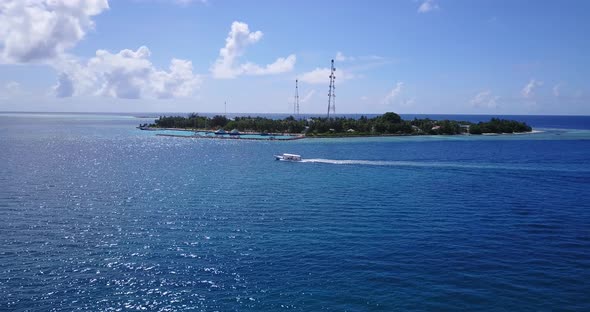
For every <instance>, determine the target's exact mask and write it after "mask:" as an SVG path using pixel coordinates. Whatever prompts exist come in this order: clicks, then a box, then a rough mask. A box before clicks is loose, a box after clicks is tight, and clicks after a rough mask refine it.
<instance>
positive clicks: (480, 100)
mask: <svg viewBox="0 0 590 312" xmlns="http://www.w3.org/2000/svg"><path fill="white" fill-rule="evenodd" d="M499 99H500V97H499V96H494V95H493V94H492V92H491V91H490V90H485V91H481V92H480V93H478V94H476V95H475V96H474V97H473V99H471V101H470V103H471V105H473V107H478V108H496V107H498V100H499Z"/></svg>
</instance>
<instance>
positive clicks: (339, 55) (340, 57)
mask: <svg viewBox="0 0 590 312" xmlns="http://www.w3.org/2000/svg"><path fill="white" fill-rule="evenodd" d="M334 60H336V61H337V62H346V61H354V60H355V58H354V57H352V56H345V55H344V54H342V52H340V51H338V52H336V57H335V58H334Z"/></svg>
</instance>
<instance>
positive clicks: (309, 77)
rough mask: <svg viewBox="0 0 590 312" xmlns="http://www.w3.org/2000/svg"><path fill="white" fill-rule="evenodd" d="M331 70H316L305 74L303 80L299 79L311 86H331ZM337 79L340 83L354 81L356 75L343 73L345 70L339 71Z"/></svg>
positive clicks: (302, 76)
mask: <svg viewBox="0 0 590 312" xmlns="http://www.w3.org/2000/svg"><path fill="white" fill-rule="evenodd" d="M330 71H331V69H330V68H327V67H325V68H319V67H318V68H316V69H314V70H312V71H309V72H306V73H303V75H301V78H299V80H300V81H303V82H306V83H309V84H326V85H328V84H330ZM336 77H337V78H338V79H337V80H339V81H344V80H348V79H352V78H354V75H353V74H352V73H349V72H347V71H343V70H339V71H337V72H336Z"/></svg>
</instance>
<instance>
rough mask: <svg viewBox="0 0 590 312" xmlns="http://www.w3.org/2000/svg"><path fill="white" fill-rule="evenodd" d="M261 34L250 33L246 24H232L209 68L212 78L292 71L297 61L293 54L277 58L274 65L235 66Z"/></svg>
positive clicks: (249, 64) (246, 64) (251, 64)
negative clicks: (213, 62)
mask: <svg viewBox="0 0 590 312" xmlns="http://www.w3.org/2000/svg"><path fill="white" fill-rule="evenodd" d="M262 35H263V34H262V32H261V31H255V32H251V31H250V29H249V27H248V24H246V23H242V22H237V21H235V22H233V23H232V25H231V30H230V32H229V34H228V36H227V38H226V39H225V46H224V47H223V48H221V49H220V50H219V57H218V58H217V60H216V61H215V64H214V65H213V66H212V67H211V73H212V74H213V77H214V78H222V79H229V78H236V77H238V76H240V75H243V74H246V75H270V74H279V73H283V72H288V71H291V70H293V67H294V66H295V62H296V60H297V58H296V56H295V55H294V54H291V55H289V56H287V57H285V58H278V59H277V60H276V61H275V62H274V63H272V64H268V65H266V66H260V65H257V64H254V63H245V64H241V65H240V64H236V61H237V59H238V58H239V57H240V56H242V55H243V54H244V52H245V49H246V47H247V46H248V45H251V44H254V43H256V42H258V41H260V39H262Z"/></svg>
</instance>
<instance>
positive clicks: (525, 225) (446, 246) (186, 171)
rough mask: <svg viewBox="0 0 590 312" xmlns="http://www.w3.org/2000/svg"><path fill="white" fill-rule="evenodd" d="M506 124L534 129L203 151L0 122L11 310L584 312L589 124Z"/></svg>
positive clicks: (71, 123)
mask: <svg viewBox="0 0 590 312" xmlns="http://www.w3.org/2000/svg"><path fill="white" fill-rule="evenodd" d="M138 115H142V114H138ZM253 115H256V114H253ZM143 116H145V115H143ZM423 116H425V115H419V116H417V117H418V118H420V117H423ZM403 117H404V118H413V117H414V116H409V115H408V116H403ZM429 117H430V118H434V119H436V118H443V119H445V118H448V119H460V120H469V121H479V120H489V118H490V116H468V115H459V116H453V115H450V116H443V115H430V116H429ZM504 117H506V116H504ZM506 118H511V119H517V120H522V121H526V122H527V123H529V124H530V125H532V126H533V128H534V129H535V130H537V131H538V132H537V133H534V134H519V135H490V136H411V137H375V138H348V139H303V140H297V141H288V142H280V141H246V140H205V139H188V138H172V137H158V136H155V135H154V134H153V133H150V131H140V130H137V129H135V127H136V126H137V125H138V124H139V123H144V122H152V121H153V118H151V119H145V118H136V117H133V115H130V114H121V115H117V114H75V113H63V114H48V113H34V114H30V113H0V147H1V150H2V152H1V153H0V163H1V164H2V165H1V166H0V246H1V248H0V310H3V311H4V310H5V311H72V310H76V311H129V310H134V311H135V310H138V311H139V310H147V311H184V310H190V311H282V310H284V311H590V283H589V282H588V281H589V280H590V191H589V190H590V117H588V116H578V117H576V116H507V117H506ZM278 153H296V154H301V155H302V156H303V157H304V159H305V161H304V162H301V163H289V162H279V161H275V160H274V158H273V155H274V154H278Z"/></svg>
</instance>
